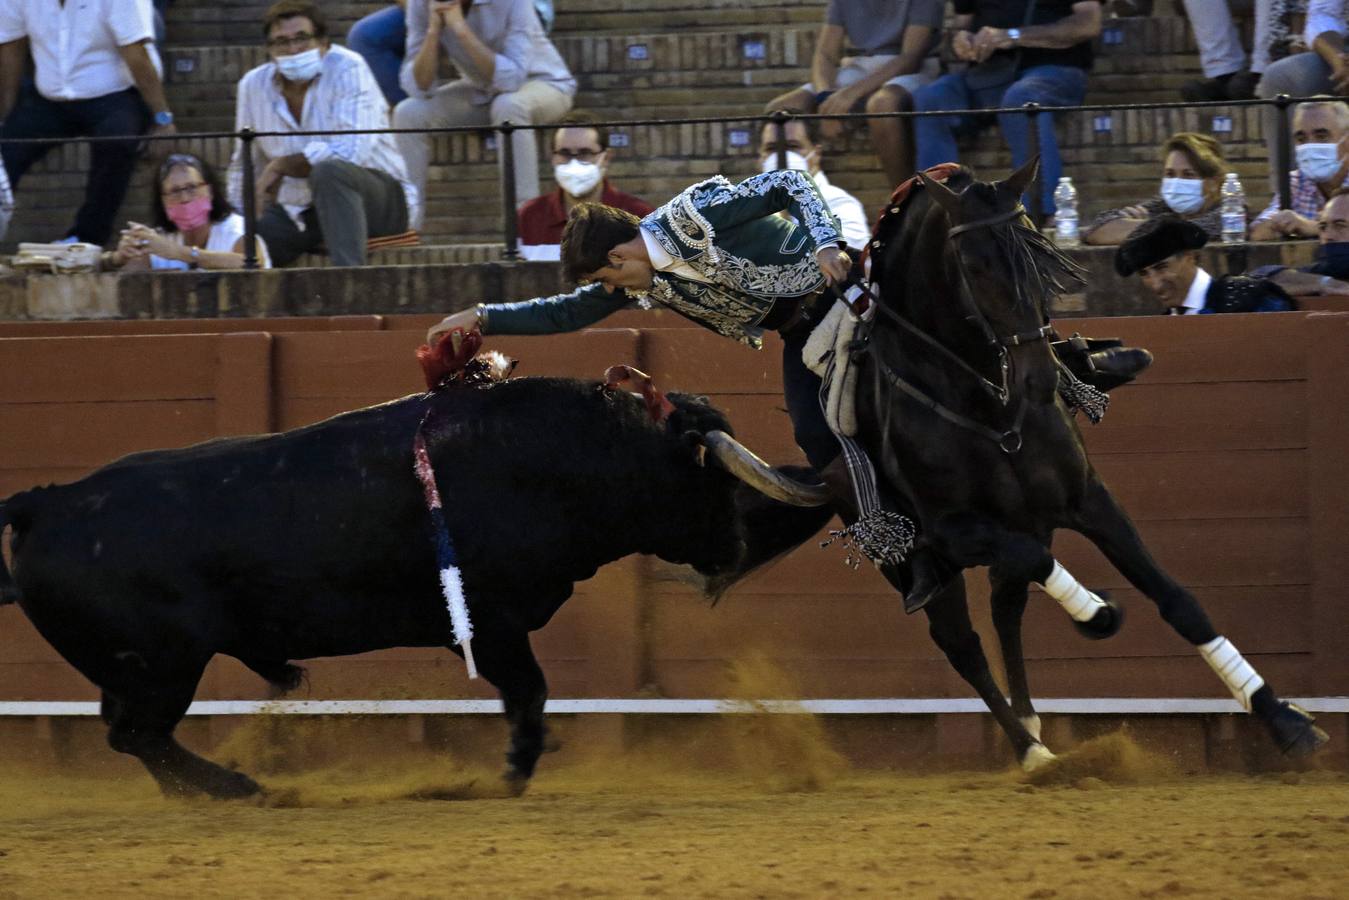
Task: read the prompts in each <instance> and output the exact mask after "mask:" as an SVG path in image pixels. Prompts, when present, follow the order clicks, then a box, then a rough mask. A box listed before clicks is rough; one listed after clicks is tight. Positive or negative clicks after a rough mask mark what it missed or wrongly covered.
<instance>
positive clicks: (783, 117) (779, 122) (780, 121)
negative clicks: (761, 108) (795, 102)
mask: <svg viewBox="0 0 1349 900" xmlns="http://www.w3.org/2000/svg"><path fill="white" fill-rule="evenodd" d="M791 118H792V111H791V110H790V109H778V110H774V111H773V140H774V141H775V142H776V144H777V148H778V149H777V153H776V154H775V155H776V156H777V164H778V168H779V169H785V168H787V123H788V122H789V121H791Z"/></svg>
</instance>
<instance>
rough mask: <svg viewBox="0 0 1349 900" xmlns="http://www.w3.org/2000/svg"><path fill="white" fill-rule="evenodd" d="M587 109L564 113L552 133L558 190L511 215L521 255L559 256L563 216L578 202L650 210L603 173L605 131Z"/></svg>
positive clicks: (640, 213) (606, 151)
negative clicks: (619, 188)
mask: <svg viewBox="0 0 1349 900" xmlns="http://www.w3.org/2000/svg"><path fill="white" fill-rule="evenodd" d="M596 121H597V119H595V117H594V116H592V115H590V114H588V113H582V112H573V113H570V114H568V115H567V116H566V117H565V118H564V119H563V120H562V122H561V123H560V124H559V125H558V129H557V131H555V132H553V178H554V179H556V181H557V190H555V191H553V192H551V193H548V194H544V195H542V196H540V197H535V198H534V199H533V200H530V201H529V202H528V203H526V204H525V205H524V206H522V207H520V212H519V214H518V215H517V216H516V219H515V228H516V231H517V232H518V234H519V238H520V253H521V255H522V256H523V257H524V258H525V259H540V260H558V259H561V258H562V257H561V255H560V253H561V249H562V248H561V245H562V230H563V229H564V228H566V227H567V216H568V215H569V214H570V213H571V211H572V210H573V209H574V208H575V207H576V206H577V205H578V204H581V203H603V204H604V205H605V206H614V207H617V208H619V209H622V210H626V211H627V212H630V213H632V214H633V215H634V216H637V217H639V218H640V217H641V216H645V215H646V214H647V213H649V212H651V211H652V210H654V209H655V207H654V206H652V205H651V204H650V203H647V202H646V201H645V200H643V199H642V198H640V197H634V196H633V195H632V194H625V193H623V192H622V191H620V190H618V188H616V187H614V186H613V185H612V184H611V183H610V182H609V179H608V178H607V177H606V175H607V173H608V171H609V159H610V154H612V153H613V151H612V150H611V149H610V148H609V129H607V128H599V127H597V126H596V125H595V124H594V123H595V122H596Z"/></svg>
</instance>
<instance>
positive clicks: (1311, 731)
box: [1265, 700, 1330, 757]
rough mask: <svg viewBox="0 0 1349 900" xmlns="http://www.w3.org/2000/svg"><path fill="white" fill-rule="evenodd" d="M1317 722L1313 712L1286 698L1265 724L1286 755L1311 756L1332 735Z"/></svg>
mask: <svg viewBox="0 0 1349 900" xmlns="http://www.w3.org/2000/svg"><path fill="white" fill-rule="evenodd" d="M1315 722H1316V719H1315V718H1313V717H1312V715H1311V713H1309V712H1307V711H1306V710H1305V709H1303V708H1302V707H1300V706H1298V705H1297V704H1295V703H1289V702H1288V701H1286V700H1285V701H1283V702H1282V703H1280V704H1279V707H1278V709H1276V710H1275V711H1274V714H1273V715H1271V716H1270V717H1269V718H1268V719H1266V720H1265V726H1266V727H1267V728H1268V729H1269V734H1270V737H1272V738H1274V743H1276V744H1278V745H1279V750H1280V751H1282V752H1283V754H1284V756H1291V757H1300V756H1310V755H1311V754H1313V753H1315V752H1316V751H1317V749H1318V748H1320V746H1321V745H1322V744H1324V743H1326V742H1327V741H1329V740H1330V736H1329V735H1327V734H1326V733H1325V732H1324V731H1322V730H1321V729H1320V728H1317V727H1316V725H1315Z"/></svg>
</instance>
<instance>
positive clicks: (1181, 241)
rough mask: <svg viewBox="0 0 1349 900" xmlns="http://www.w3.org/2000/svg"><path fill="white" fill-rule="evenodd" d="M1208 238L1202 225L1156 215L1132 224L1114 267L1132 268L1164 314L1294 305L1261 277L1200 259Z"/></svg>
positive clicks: (1126, 270) (1281, 308)
mask: <svg viewBox="0 0 1349 900" xmlns="http://www.w3.org/2000/svg"><path fill="white" fill-rule="evenodd" d="M1207 242H1208V233H1207V232H1205V231H1204V229H1203V228H1201V227H1199V226H1198V225H1196V224H1194V223H1193V222H1187V221H1186V220H1184V219H1181V218H1178V217H1176V216H1159V217H1157V218H1155V219H1152V220H1150V221H1148V222H1146V223H1144V224H1143V225H1140V226H1139V227H1138V228H1137V229H1135V230H1134V232H1133V234H1131V235H1129V237H1128V239H1126V240H1125V241H1124V243H1122V244H1120V245H1119V249H1118V250H1116V251H1115V271H1116V272H1118V273H1119V274H1120V276H1121V277H1124V278H1127V277H1129V276H1130V275H1132V274H1134V273H1135V272H1137V273H1139V277H1140V278H1142V279H1143V284H1144V285H1145V286H1146V287H1147V289H1148V290H1149V291H1151V292H1152V293H1153V294H1154V295H1155V296H1156V297H1157V299H1158V300H1160V301H1161V302H1162V305H1163V306H1164V307H1166V311H1167V314H1168V315H1173V316H1184V315H1195V314H1199V313H1229V312H1284V311H1287V310H1290V309H1296V308H1297V307H1296V305H1295V304H1294V303H1293V299H1292V298H1291V297H1289V296H1288V294H1287V292H1285V291H1284V290H1283V289H1282V288H1281V287H1279V286H1278V285H1277V284H1274V283H1273V282H1272V281H1269V280H1267V279H1264V278H1252V277H1250V276H1248V275H1220V276H1219V277H1217V278H1214V277H1213V276H1212V275H1210V274H1209V273H1208V272H1206V271H1204V269H1203V268H1202V267H1201V266H1200V265H1199V248H1201V247H1203V246H1204V244H1205V243H1207Z"/></svg>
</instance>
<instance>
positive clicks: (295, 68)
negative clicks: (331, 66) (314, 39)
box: [276, 47, 323, 81]
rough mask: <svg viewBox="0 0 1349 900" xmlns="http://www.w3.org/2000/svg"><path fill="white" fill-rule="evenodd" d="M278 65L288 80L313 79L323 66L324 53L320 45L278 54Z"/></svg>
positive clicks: (282, 75) (282, 74) (283, 76)
mask: <svg viewBox="0 0 1349 900" xmlns="http://www.w3.org/2000/svg"><path fill="white" fill-rule="evenodd" d="M276 67H277V68H278V69H280V70H281V77H282V78H284V79H286V80H287V81H313V80H314V77H315V76H316V75H318V73H319V69H320V68H322V67H323V54H322V53H321V52H320V51H319V48H318V47H311V48H309V49H308V50H306V51H304V52H303V53H293V54H291V55H290V56H278V57H277V58H276Z"/></svg>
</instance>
